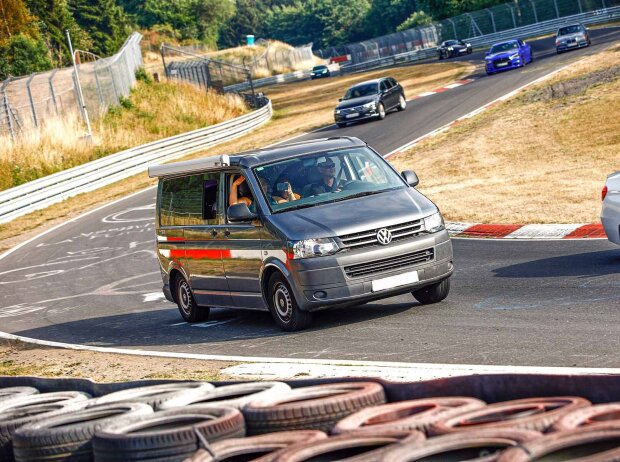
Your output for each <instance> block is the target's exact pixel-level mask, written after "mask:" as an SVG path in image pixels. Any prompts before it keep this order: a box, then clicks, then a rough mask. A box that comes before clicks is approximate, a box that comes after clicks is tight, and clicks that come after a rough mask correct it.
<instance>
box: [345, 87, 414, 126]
mask: <svg viewBox="0 0 620 462" xmlns="http://www.w3.org/2000/svg"><path fill="white" fill-rule="evenodd" d="M406 107H407V100H405V92H404V90H403V87H401V86H400V84H399V83H398V82H397V81H396V80H394V79H393V78H392V77H386V78H382V79H374V80H368V81H366V82H362V83H358V84H356V85H354V86H352V87H351V88H349V89H348V90H347V92H346V93H345V95H344V97H343V98H340V103H339V104H338V106H336V110H335V112H334V119H335V120H336V124H337V125H338V126H339V127H344V126H345V125H346V124H347V122H354V121H358V120H363V119H371V118H377V119H379V120H383V119H385V114H386V113H387V112H388V111H390V110H392V109H397V110H399V111H404V110H405V108H406Z"/></svg>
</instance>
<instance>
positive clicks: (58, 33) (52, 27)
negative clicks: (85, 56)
mask: <svg viewBox="0 0 620 462" xmlns="http://www.w3.org/2000/svg"><path fill="white" fill-rule="evenodd" d="M26 2H27V5H28V9H29V10H30V12H31V13H32V14H34V15H36V16H37V17H38V18H39V29H40V30H41V33H42V35H43V40H44V41H45V43H46V44H47V46H48V48H49V49H50V52H51V54H52V56H53V60H54V63H55V64H56V65H58V66H60V65H68V64H69V63H70V62H71V56H70V55H69V46H68V45H67V38H66V35H65V31H66V30H68V31H69V32H70V34H71V40H72V42H73V46H74V48H79V49H82V50H88V49H90V47H91V45H92V41H91V40H90V37H89V36H88V34H87V33H86V32H84V31H83V30H82V29H81V28H80V26H79V25H78V23H77V22H76V21H75V18H74V17H73V15H72V14H71V11H70V10H69V6H68V5H67V0H26Z"/></svg>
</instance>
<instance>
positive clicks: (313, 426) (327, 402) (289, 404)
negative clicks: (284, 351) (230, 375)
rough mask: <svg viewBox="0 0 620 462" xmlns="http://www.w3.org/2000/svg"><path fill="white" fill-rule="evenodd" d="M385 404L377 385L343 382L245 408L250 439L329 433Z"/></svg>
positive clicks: (254, 403)
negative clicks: (358, 414)
mask: <svg viewBox="0 0 620 462" xmlns="http://www.w3.org/2000/svg"><path fill="white" fill-rule="evenodd" d="M383 403H385V392H384V391H383V387H382V386H381V385H380V384H378V383H376V382H351V383H347V382H342V383H333V384H325V385H316V386H312V387H302V388H295V389H293V390H291V391H289V392H287V393H283V394H281V395H280V396H278V397H274V398H269V399H262V400H259V401H254V402H253V403H250V404H248V405H247V406H246V407H244V408H243V410H242V412H243V416H244V417H245V421H246V425H247V429H248V435H261V434H265V433H271V432H278V431H291V430H320V431H324V432H329V431H330V430H331V429H332V427H333V426H334V424H336V422H338V421H339V420H341V419H343V418H345V417H346V416H348V415H351V414H353V413H355V412H357V411H359V410H360V409H363V408H365V407H368V406H375V405H378V404H383Z"/></svg>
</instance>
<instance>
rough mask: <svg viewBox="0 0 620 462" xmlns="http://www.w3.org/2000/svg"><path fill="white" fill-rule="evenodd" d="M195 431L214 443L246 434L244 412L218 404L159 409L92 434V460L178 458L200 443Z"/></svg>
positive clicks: (192, 450) (187, 455) (181, 457)
mask: <svg viewBox="0 0 620 462" xmlns="http://www.w3.org/2000/svg"><path fill="white" fill-rule="evenodd" d="M197 432H198V433H200V435H202V437H204V439H205V440H206V441H207V442H209V443H213V442H215V441H220V440H223V439H227V438H242V437H243V436H245V423H244V421H243V416H242V415H241V413H240V412H239V411H238V410H237V409H233V408H229V407H217V406H187V407H184V408H181V409H170V410H167V411H159V412H156V413H154V414H151V415H149V416H145V417H141V418H137V419H133V420H132V421H129V422H126V423H121V424H118V425H110V426H108V427H105V428H102V429H101V430H100V431H98V432H97V433H96V434H95V438H94V439H93V450H94V454H95V460H96V461H97V462H100V461H134V460H149V461H154V460H170V461H179V462H181V461H182V460H184V459H185V458H188V457H190V456H192V455H193V454H194V453H195V452H196V451H197V450H198V449H199V448H200V447H201V441H200V439H199V437H198V435H197Z"/></svg>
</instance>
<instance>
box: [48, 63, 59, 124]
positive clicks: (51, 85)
mask: <svg viewBox="0 0 620 462" xmlns="http://www.w3.org/2000/svg"><path fill="white" fill-rule="evenodd" d="M56 72H58V69H54V70H53V71H52V73H51V74H50V77H49V79H47V82H48V84H49V86H50V96H51V97H52V103H54V110H55V111H56V115H58V103H56V93H55V92H54V76H55V75H56Z"/></svg>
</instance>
